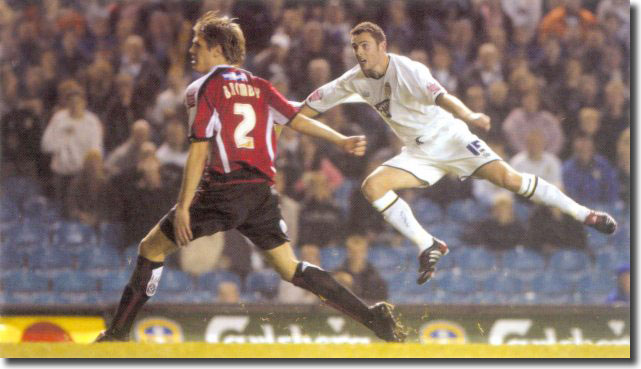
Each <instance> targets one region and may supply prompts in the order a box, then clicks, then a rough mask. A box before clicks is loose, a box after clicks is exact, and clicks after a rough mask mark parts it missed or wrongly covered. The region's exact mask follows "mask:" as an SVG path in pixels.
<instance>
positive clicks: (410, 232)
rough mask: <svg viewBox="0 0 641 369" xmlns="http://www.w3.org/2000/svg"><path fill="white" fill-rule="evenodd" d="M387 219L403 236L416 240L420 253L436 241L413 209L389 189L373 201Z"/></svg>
mask: <svg viewBox="0 0 641 369" xmlns="http://www.w3.org/2000/svg"><path fill="white" fill-rule="evenodd" d="M372 205H373V206H374V207H375V208H376V210H378V211H379V212H380V213H381V214H382V215H383V218H385V220H386V221H387V222H388V223H389V224H391V225H392V226H393V227H394V228H395V229H396V230H397V231H399V232H400V233H401V234H402V235H403V236H405V237H407V238H408V239H409V240H410V241H412V242H414V243H415V244H416V246H417V247H418V251H419V253H420V252H422V251H423V250H425V249H427V248H428V247H430V246H432V243H434V237H432V235H431V234H429V233H428V232H427V231H426V230H425V229H423V227H421V225H420V224H419V223H418V221H417V220H416V218H414V214H412V209H410V207H409V205H407V203H406V202H405V201H403V199H401V198H400V197H399V196H398V195H397V194H396V193H394V191H388V192H387V193H386V194H385V195H383V197H381V198H380V199H378V200H376V201H374V202H372Z"/></svg>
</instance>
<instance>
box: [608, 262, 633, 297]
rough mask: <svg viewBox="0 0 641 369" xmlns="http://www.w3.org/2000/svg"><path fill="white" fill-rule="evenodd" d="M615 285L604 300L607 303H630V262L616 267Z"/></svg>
mask: <svg viewBox="0 0 641 369" xmlns="http://www.w3.org/2000/svg"><path fill="white" fill-rule="evenodd" d="M616 273H617V287H616V289H615V290H614V291H613V292H612V293H610V295H609V296H608V299H607V300H606V302H607V303H609V304H630V263H625V264H623V265H621V266H620V267H618V268H617V270H616Z"/></svg>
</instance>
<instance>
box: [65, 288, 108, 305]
mask: <svg viewBox="0 0 641 369" xmlns="http://www.w3.org/2000/svg"><path fill="white" fill-rule="evenodd" d="M98 300H99V299H98V295H97V293H96V292H95V291H91V292H82V291H74V292H62V293H61V294H60V298H59V301H60V303H62V304H66V305H95V304H97V303H98Z"/></svg>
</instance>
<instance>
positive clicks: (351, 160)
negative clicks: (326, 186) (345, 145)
mask: <svg viewBox="0 0 641 369" xmlns="http://www.w3.org/2000/svg"><path fill="white" fill-rule="evenodd" d="M318 119H319V120H320V121H321V122H323V123H325V124H327V125H328V126H330V127H332V128H333V129H335V130H336V131H338V132H341V133H342V134H344V135H346V136H357V135H365V132H364V131H363V129H362V128H361V127H360V126H359V125H358V123H357V122H353V121H350V120H348V118H347V116H346V114H345V106H344V105H337V106H335V107H333V108H331V109H329V110H328V111H326V112H324V113H323V115H321V116H320V117H319V118H318ZM322 150H323V154H324V155H326V157H327V158H328V159H329V160H330V161H331V163H332V164H333V165H335V166H336V168H337V169H338V170H339V171H340V172H341V173H342V174H344V175H345V177H349V178H352V179H354V180H360V179H362V178H363V175H364V174H366V173H364V170H365V166H366V163H365V162H364V161H363V159H362V158H360V157H357V156H353V155H348V154H346V153H345V152H344V151H342V150H338V149H337V148H336V147H334V146H328V147H323V148H322ZM321 165H322V164H321ZM337 185H338V183H337V182H336V181H335V183H334V184H333V187H336V186H337Z"/></svg>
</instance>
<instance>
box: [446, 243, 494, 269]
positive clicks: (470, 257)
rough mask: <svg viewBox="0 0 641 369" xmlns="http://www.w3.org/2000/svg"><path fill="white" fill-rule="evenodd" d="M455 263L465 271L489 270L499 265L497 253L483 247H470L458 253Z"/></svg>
mask: <svg viewBox="0 0 641 369" xmlns="http://www.w3.org/2000/svg"><path fill="white" fill-rule="evenodd" d="M455 263H456V265H457V266H458V267H460V268H462V269H463V270H465V271H475V272H489V271H491V270H492V268H494V267H495V266H496V265H497V261H496V255H495V254H494V253H493V252H492V251H489V250H487V249H485V248H483V247H468V248H465V250H464V252H461V253H457V254H456V260H455Z"/></svg>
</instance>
